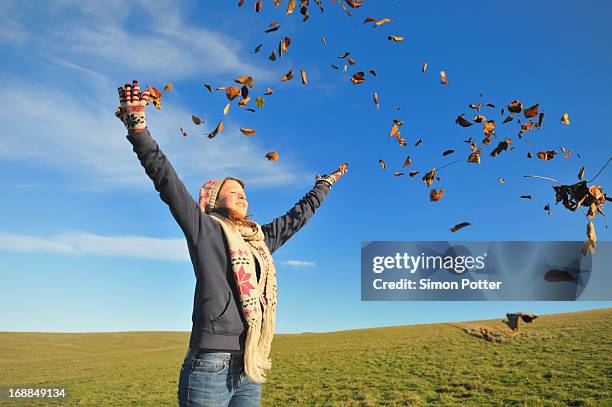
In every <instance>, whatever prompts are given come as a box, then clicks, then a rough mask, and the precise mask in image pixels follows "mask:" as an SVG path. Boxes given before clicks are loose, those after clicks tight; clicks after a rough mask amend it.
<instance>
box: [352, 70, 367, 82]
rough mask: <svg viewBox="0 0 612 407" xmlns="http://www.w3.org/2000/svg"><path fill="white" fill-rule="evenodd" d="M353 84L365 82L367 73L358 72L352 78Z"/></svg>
mask: <svg viewBox="0 0 612 407" xmlns="http://www.w3.org/2000/svg"><path fill="white" fill-rule="evenodd" d="M351 82H353V85H357V84H359V83H363V82H365V73H363V72H361V71H360V72H357V73H356V74H354V75H353V76H351Z"/></svg>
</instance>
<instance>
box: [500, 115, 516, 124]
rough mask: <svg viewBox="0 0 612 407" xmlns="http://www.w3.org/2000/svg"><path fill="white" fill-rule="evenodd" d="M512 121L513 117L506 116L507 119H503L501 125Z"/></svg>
mask: <svg viewBox="0 0 612 407" xmlns="http://www.w3.org/2000/svg"><path fill="white" fill-rule="evenodd" d="M512 120H514V117H513V116H508V117H506V118H505V119H504V121H503V122H502V124H503V123H508V122H511V121H512Z"/></svg>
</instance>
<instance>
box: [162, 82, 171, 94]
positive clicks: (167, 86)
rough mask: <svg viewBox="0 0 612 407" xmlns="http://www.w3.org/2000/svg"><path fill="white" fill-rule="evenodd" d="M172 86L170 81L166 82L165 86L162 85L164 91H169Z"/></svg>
mask: <svg viewBox="0 0 612 407" xmlns="http://www.w3.org/2000/svg"><path fill="white" fill-rule="evenodd" d="M172 88H173V86H172V83H170V82H168V83H167V84H166V86H164V92H170V91H171V90H172Z"/></svg>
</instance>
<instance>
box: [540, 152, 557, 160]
mask: <svg viewBox="0 0 612 407" xmlns="http://www.w3.org/2000/svg"><path fill="white" fill-rule="evenodd" d="M536 155H537V156H538V158H540V159H542V160H544V161H548V160H552V159H553V158H555V155H557V150H547V151H540V152H539V153H537V154H536Z"/></svg>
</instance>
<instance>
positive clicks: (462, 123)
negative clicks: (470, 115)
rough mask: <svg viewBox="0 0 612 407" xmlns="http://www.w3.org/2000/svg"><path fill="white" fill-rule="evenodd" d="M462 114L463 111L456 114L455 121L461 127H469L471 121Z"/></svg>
mask: <svg viewBox="0 0 612 407" xmlns="http://www.w3.org/2000/svg"><path fill="white" fill-rule="evenodd" d="M463 115H464V113H461V114H460V115H459V116H457V118H456V119H455V123H457V124H458V125H459V126H461V127H470V126H471V125H472V124H473V123H472V122H471V121H469V120H468V119H466V118H465V117H463Z"/></svg>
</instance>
